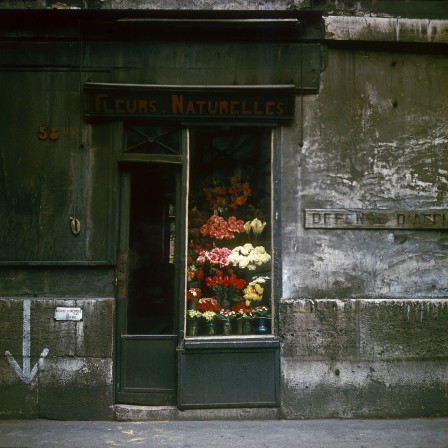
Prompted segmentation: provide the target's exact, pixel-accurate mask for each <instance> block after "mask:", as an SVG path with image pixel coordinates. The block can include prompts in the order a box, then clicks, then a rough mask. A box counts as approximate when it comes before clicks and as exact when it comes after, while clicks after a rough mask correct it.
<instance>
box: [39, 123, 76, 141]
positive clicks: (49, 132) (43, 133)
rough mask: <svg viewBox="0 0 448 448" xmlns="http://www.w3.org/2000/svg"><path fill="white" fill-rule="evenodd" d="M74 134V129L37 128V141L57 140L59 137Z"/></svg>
mask: <svg viewBox="0 0 448 448" xmlns="http://www.w3.org/2000/svg"><path fill="white" fill-rule="evenodd" d="M74 134H75V128H60V129H58V128H53V127H48V126H40V127H39V140H47V139H50V140H57V139H58V138H59V136H60V135H65V136H70V135H74Z"/></svg>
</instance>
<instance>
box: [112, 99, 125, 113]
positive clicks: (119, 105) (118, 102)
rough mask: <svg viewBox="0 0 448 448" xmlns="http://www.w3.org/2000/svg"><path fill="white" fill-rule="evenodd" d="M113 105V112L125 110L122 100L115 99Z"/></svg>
mask: <svg viewBox="0 0 448 448" xmlns="http://www.w3.org/2000/svg"><path fill="white" fill-rule="evenodd" d="M114 106H115V113H117V114H123V113H124V112H125V109H124V100H115V102H114Z"/></svg>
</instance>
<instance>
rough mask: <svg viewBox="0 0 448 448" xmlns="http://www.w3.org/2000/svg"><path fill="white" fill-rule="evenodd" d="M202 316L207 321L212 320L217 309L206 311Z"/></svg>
mask: <svg viewBox="0 0 448 448" xmlns="http://www.w3.org/2000/svg"><path fill="white" fill-rule="evenodd" d="M202 317H203V318H204V319H205V320H207V321H212V320H213V319H215V317H216V312H215V311H204V312H203V313H202Z"/></svg>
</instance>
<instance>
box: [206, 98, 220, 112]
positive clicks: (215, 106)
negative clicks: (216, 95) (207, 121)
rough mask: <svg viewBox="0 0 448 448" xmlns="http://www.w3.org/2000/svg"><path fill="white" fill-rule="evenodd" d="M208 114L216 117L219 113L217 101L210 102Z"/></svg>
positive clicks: (208, 103)
mask: <svg viewBox="0 0 448 448" xmlns="http://www.w3.org/2000/svg"><path fill="white" fill-rule="evenodd" d="M207 112H208V113H209V114H210V115H215V114H217V113H218V102H217V101H208V102H207Z"/></svg>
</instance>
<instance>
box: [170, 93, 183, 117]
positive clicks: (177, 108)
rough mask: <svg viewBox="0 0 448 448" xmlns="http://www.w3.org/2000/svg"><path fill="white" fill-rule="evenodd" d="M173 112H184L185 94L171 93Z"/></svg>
mask: <svg viewBox="0 0 448 448" xmlns="http://www.w3.org/2000/svg"><path fill="white" fill-rule="evenodd" d="M171 112H172V113H173V114H178V113H181V114H182V113H183V112H184V96H183V95H171Z"/></svg>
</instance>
